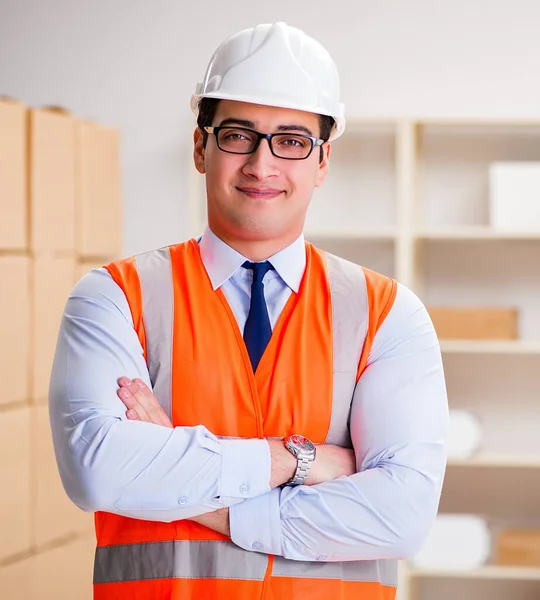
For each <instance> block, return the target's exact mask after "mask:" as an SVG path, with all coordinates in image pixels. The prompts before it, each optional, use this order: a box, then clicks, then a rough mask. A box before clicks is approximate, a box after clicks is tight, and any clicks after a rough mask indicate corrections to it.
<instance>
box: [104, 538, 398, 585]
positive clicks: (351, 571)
mask: <svg viewBox="0 0 540 600" xmlns="http://www.w3.org/2000/svg"><path fill="white" fill-rule="evenodd" d="M267 564H268V560H267V557H266V555H264V554H259V553H257V552H246V551H245V550H242V549H241V548H239V547H238V546H236V545H235V544H233V543H232V542H220V541H187V540H176V541H168V542H151V543H147V544H123V545H120V546H104V547H101V548H98V549H97V553H96V561H95V565H94V583H118V582H126V581H144V580H147V579H171V578H175V577H186V578H190V579H242V580H247V581H264V576H265V573H266V567H267ZM272 577H299V578H309V579H312V578H313V579H340V580H341V581H358V582H380V583H381V584H382V585H388V586H396V585H397V570H396V568H395V561H388V560H380V561H379V560H364V561H344V562H310V561H298V560H287V559H286V558H283V557H281V556H276V557H275V558H274V567H273V570H272Z"/></svg>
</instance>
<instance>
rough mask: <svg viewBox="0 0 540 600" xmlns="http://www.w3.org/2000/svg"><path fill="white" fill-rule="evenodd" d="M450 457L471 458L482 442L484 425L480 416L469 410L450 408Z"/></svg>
mask: <svg viewBox="0 0 540 600" xmlns="http://www.w3.org/2000/svg"><path fill="white" fill-rule="evenodd" d="M449 416H450V419H449V426H448V440H447V453H448V458H470V457H471V456H473V455H474V454H475V453H476V452H478V450H480V446H481V444H482V427H481V425H480V421H479V419H478V417H477V416H476V415H475V414H474V413H472V412H470V411H467V410H450V413H449Z"/></svg>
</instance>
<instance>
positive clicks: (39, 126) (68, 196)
mask: <svg viewBox="0 0 540 600" xmlns="http://www.w3.org/2000/svg"><path fill="white" fill-rule="evenodd" d="M29 127H30V247H31V249H32V250H33V251H34V252H69V253H74V252H75V119H74V118H73V117H72V116H70V115H69V114H67V113H66V112H62V111H60V110H53V109H44V108H39V109H33V110H31V111H30V125H29Z"/></svg>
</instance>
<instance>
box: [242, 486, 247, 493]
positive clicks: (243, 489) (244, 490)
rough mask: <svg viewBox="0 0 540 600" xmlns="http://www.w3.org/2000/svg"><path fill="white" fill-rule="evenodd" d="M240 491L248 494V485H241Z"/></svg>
mask: <svg viewBox="0 0 540 600" xmlns="http://www.w3.org/2000/svg"><path fill="white" fill-rule="evenodd" d="M240 492H241V493H242V494H247V485H241V486H240Z"/></svg>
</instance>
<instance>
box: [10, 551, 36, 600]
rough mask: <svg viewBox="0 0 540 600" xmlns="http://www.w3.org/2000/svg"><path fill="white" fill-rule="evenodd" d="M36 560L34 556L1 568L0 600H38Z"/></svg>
mask: <svg viewBox="0 0 540 600" xmlns="http://www.w3.org/2000/svg"><path fill="white" fill-rule="evenodd" d="M35 577H36V560H35V558H34V557H33V556H32V557H30V558H25V559H22V560H19V561H17V562H14V563H12V564H8V565H5V566H0V592H1V594H0V598H2V600H38V599H39V598H41V596H36V594H35V589H36V581H35Z"/></svg>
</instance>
